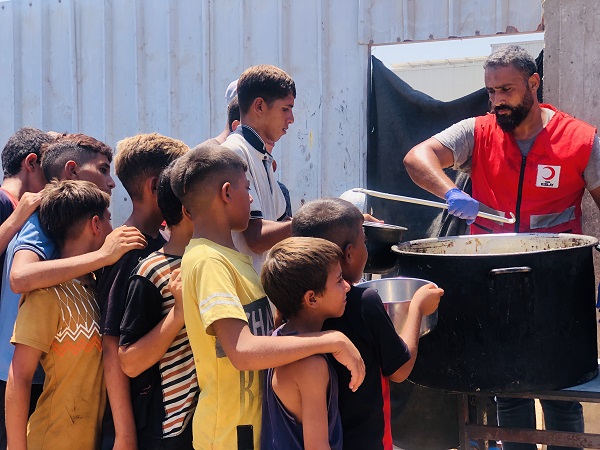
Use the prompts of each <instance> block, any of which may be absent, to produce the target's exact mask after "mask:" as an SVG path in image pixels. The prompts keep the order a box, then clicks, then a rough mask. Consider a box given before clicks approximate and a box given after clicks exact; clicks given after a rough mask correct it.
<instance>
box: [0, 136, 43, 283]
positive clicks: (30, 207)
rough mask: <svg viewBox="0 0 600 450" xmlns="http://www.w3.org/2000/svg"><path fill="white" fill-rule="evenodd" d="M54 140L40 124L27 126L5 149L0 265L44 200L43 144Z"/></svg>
mask: <svg viewBox="0 0 600 450" xmlns="http://www.w3.org/2000/svg"><path fill="white" fill-rule="evenodd" d="M53 140H54V139H53V138H52V137H51V136H50V135H49V134H47V133H44V132H43V131H41V130H38V129H37V128H28V127H26V128H21V129H20V130H17V132H16V133H15V134H13V135H12V136H11V137H10V138H9V139H8V142H7V143H6V145H5V146H4V149H3V150H2V169H3V171H4V180H3V181H2V187H0V223H1V224H2V225H0V253H2V255H1V256H0V267H2V266H3V265H4V258H5V255H6V248H7V247H8V244H9V242H10V241H11V239H12V238H13V237H14V236H15V234H17V232H18V231H19V230H20V229H21V227H22V226H23V224H24V223H25V221H26V220H27V219H28V218H29V216H30V215H31V214H32V213H33V211H35V209H36V208H37V207H38V205H39V203H40V195H39V194H38V193H39V191H41V190H42V189H43V188H44V186H45V185H46V177H45V176H44V172H43V170H42V166H41V165H40V161H41V148H42V146H43V145H44V144H47V143H50V142H52V141H53ZM13 212H14V214H13ZM0 286H1V284H0Z"/></svg>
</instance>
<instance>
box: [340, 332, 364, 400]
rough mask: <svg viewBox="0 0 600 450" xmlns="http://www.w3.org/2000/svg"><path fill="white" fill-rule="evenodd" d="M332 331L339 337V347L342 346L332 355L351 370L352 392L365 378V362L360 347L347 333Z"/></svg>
mask: <svg viewBox="0 0 600 450" xmlns="http://www.w3.org/2000/svg"><path fill="white" fill-rule="evenodd" d="M332 333H335V335H336V337H338V338H339V341H338V344H339V345H338V347H339V348H340V350H338V351H337V352H334V353H332V355H333V357H334V358H335V359H337V360H338V362H339V363H340V364H342V365H343V366H344V367H346V369H348V370H349V371H350V385H349V387H350V390H351V391H352V392H356V390H357V389H358V387H359V386H360V385H361V384H362V382H363V381H364V379H365V372H366V369H365V362H364V361H363V359H362V357H361V356H360V352H359V351H358V349H357V348H356V347H355V346H354V344H353V343H352V342H351V341H350V339H348V338H347V337H346V335H345V334H343V333H341V332H339V331H334V332H332Z"/></svg>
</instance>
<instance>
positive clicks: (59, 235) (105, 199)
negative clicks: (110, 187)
mask: <svg viewBox="0 0 600 450" xmlns="http://www.w3.org/2000/svg"><path fill="white" fill-rule="evenodd" d="M109 206H110V196H109V195H108V194H107V193H105V192H102V191H101V190H100V188H98V186H96V185H95V184H94V183H91V182H89V181H82V180H63V181H52V182H50V183H49V184H48V185H47V186H46V187H45V188H44V190H43V191H42V201H41V203H40V211H39V218H40V223H41V225H42V227H43V228H44V230H45V231H46V233H48V236H50V237H51V238H52V239H53V240H54V241H55V242H56V244H57V245H58V246H59V248H60V247H62V246H63V245H64V243H65V242H66V240H67V239H68V238H70V237H77V236H78V235H79V233H81V229H82V227H83V226H84V223H85V222H86V221H87V220H89V219H91V218H92V217H94V216H98V217H100V218H103V217H104V214H105V212H106V209H107V208H108V207H109Z"/></svg>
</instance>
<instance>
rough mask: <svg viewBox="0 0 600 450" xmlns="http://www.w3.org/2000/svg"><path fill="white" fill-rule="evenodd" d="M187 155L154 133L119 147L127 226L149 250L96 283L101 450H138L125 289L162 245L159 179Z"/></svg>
mask: <svg viewBox="0 0 600 450" xmlns="http://www.w3.org/2000/svg"><path fill="white" fill-rule="evenodd" d="M188 150H189V149H188V146H187V145H185V144H184V143H183V142H181V141H178V140H175V139H171V138H169V137H166V136H162V135H160V134H157V133H152V134H140V135H137V136H133V137H129V138H126V139H123V140H122V141H120V142H118V143H117V156H116V157H115V172H116V174H117V177H119V180H120V181H121V183H123V186H124V187H125V190H126V191H127V193H128V194H129V196H130V197H131V203H132V205H133V211H132V213H131V215H130V216H129V218H128V219H127V220H126V221H125V225H128V226H132V227H135V228H137V229H138V230H140V231H141V232H142V233H143V234H144V237H145V239H146V241H147V242H148V246H147V247H146V248H144V249H139V250H134V251H131V252H129V253H127V254H125V255H124V256H123V257H122V258H121V259H119V260H118V262H116V264H114V265H113V266H111V267H105V268H104V269H103V270H102V272H101V273H100V274H99V278H98V298H99V301H100V304H101V305H102V306H101V307H102V319H101V324H100V331H101V333H102V350H103V362H104V375H105V378H106V389H107V391H108V399H109V406H108V407H107V408H106V409H107V413H106V415H105V416H106V417H105V420H104V424H103V426H104V429H103V431H102V434H103V444H102V445H103V448H112V446H113V443H114V446H115V447H118V448H120V447H119V446H124V447H125V448H135V445H136V440H137V439H136V431H135V430H136V428H135V421H134V418H133V411H132V408H131V398H130V388H129V378H128V377H127V375H125V373H124V372H123V370H122V368H121V364H120V362H119V354H118V351H119V335H120V333H121V321H122V319H123V314H124V311H125V297H126V295H127V283H128V281H129V276H130V275H131V273H132V271H133V269H135V267H136V266H137V265H138V263H139V261H140V259H143V258H146V257H147V256H148V255H149V254H150V253H152V252H154V251H156V250H158V249H160V248H161V247H162V246H163V245H164V244H165V239H164V238H163V236H162V235H161V234H160V226H161V224H162V222H163V220H164V219H163V216H162V213H161V212H160V208H159V207H158V203H157V201H156V190H157V186H158V177H159V176H160V173H161V172H162V171H163V170H164V169H165V168H166V167H167V166H168V165H169V164H170V163H171V162H172V161H173V160H175V159H176V158H178V157H179V156H181V155H183V154H184V153H186V152H187V151H188ZM111 413H112V414H111ZM113 416H114V417H113Z"/></svg>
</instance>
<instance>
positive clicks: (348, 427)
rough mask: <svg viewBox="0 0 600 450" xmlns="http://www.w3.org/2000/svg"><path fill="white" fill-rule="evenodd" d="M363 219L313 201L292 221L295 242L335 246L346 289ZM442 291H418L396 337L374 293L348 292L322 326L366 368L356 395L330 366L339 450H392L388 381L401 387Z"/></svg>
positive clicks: (353, 276) (343, 206)
mask: <svg viewBox="0 0 600 450" xmlns="http://www.w3.org/2000/svg"><path fill="white" fill-rule="evenodd" d="M362 224H363V215H362V214H361V212H360V211H359V210H358V208H356V207H355V206H354V205H352V204H351V203H349V202H347V201H345V200H342V199H340V198H329V199H321V200H313V201H311V202H308V203H306V204H305V205H304V206H303V207H302V208H300V209H299V210H298V211H297V212H296V214H295V216H294V218H293V219H292V234H293V235H294V236H309V237H320V238H323V239H327V240H329V241H331V242H333V243H335V244H337V245H338V246H339V247H340V248H341V250H342V252H343V257H342V262H341V266H342V274H343V277H344V279H345V280H346V281H348V283H356V282H357V281H359V280H360V278H361V276H362V273H363V270H364V268H365V263H366V262H367V256H368V254H367V247H366V245H365V241H366V239H365V233H364V230H363V227H362ZM443 293H444V291H443V290H442V289H438V288H436V287H435V285H433V284H429V285H427V286H424V287H422V288H421V289H419V290H418V291H417V292H416V293H415V295H414V296H413V299H412V301H411V304H410V308H409V312H408V318H407V320H406V324H405V325H404V329H403V330H402V333H401V335H400V336H398V334H397V333H396V331H395V329H394V326H393V325H392V322H391V320H390V318H389V317H388V315H387V313H386V312H385V309H384V308H383V304H382V302H381V298H380V297H379V294H377V291H376V290H374V289H364V288H357V287H356V286H352V288H351V289H350V292H348V295H347V297H346V300H347V304H346V311H345V312H344V315H343V316H342V317H340V318H338V319H329V320H327V321H325V324H324V326H323V329H324V330H339V331H341V332H342V333H344V334H345V335H346V336H348V338H349V339H350V340H351V341H352V343H353V344H354V345H356V347H357V348H358V349H359V351H360V354H361V356H362V357H363V359H364V361H365V365H366V367H367V375H366V377H365V382H364V383H363V385H362V386H361V387H360V389H358V390H357V391H356V392H351V391H350V390H349V389H347V388H346V385H347V380H348V376H347V374H346V373H345V371H344V370H343V368H342V367H340V366H339V364H335V368H336V372H337V374H338V378H339V381H340V390H339V397H338V399H339V408H340V414H341V417H342V427H343V430H344V450H350V449H356V450H358V449H361V450H363V449H367V448H368V449H369V450H377V449H385V450H391V449H392V448H393V444H392V435H391V425H390V413H391V408H390V395H389V384H388V380H392V381H394V382H401V381H404V380H405V379H406V378H407V377H408V375H409V374H410V372H411V370H412V368H413V366H414V363H415V359H416V357H417V349H418V345H419V328H420V325H421V319H422V317H423V316H424V315H427V314H431V313H433V312H434V311H435V310H436V309H437V306H438V303H439V301H440V296H441V295H443Z"/></svg>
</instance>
